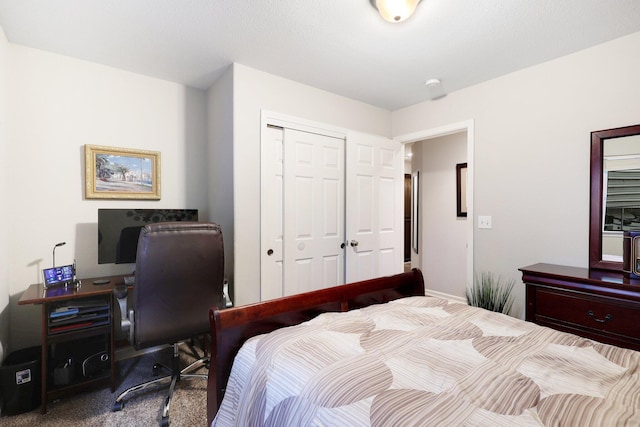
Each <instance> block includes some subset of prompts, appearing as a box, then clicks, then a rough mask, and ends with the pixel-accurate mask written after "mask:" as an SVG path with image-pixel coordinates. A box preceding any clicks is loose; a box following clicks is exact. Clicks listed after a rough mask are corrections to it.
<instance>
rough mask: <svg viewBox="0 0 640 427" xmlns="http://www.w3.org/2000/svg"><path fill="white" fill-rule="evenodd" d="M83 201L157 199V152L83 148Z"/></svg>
mask: <svg viewBox="0 0 640 427" xmlns="http://www.w3.org/2000/svg"><path fill="white" fill-rule="evenodd" d="M84 155H85V197H86V198H87V199H151V200H160V152H158V151H146V150H134V149H130V148H117V147H103V146H99V145H85V146H84Z"/></svg>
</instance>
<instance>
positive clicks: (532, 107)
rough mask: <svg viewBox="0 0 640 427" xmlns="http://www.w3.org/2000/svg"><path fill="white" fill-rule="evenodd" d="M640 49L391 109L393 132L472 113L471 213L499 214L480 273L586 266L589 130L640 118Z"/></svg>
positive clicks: (485, 233) (478, 263)
mask: <svg viewBox="0 0 640 427" xmlns="http://www.w3.org/2000/svg"><path fill="white" fill-rule="evenodd" d="M639 51H640V33H635V34H632V35H629V36H626V37H623V38H620V39H617V40H614V41H612V42H609V43H605V44H602V45H599V46H596V47H593V48H590V49H587V50H584V51H581V52H578V53H576V54H573V55H569V56H565V57H562V58H559V59H557V60H554V61H550V62H547V63H544V64H541V65H538V66H535V67H530V68H527V69H524V70H521V71H518V72H515V73H512V74H509V75H506V76H503V77H500V78H497V79H494V80H491V81H488V82H485V83H482V84H478V85H476V86H473V87H470V88H468V89H465V90H461V91H458V92H454V93H452V94H449V95H448V96H447V97H445V98H443V99H440V100H438V101H432V102H425V103H421V104H418V105H414V106H411V107H408V108H404V109H402V110H398V111H395V112H393V113H392V128H393V135H403V134H407V133H411V132H416V131H418V130H423V129H431V128H436V127H439V126H443V125H446V124H449V123H454V122H459V121H463V120H467V119H474V121H475V150H474V151H475V158H474V170H475V172H474V175H475V176H474V186H475V188H474V212H475V215H476V218H477V216H478V215H491V216H492V220H493V221H492V222H493V228H492V229H491V230H484V229H483V230H478V229H477V228H476V229H475V232H474V251H473V253H474V257H475V259H474V268H475V271H476V272H478V271H485V270H488V271H492V272H494V273H496V274H499V275H502V276H504V277H505V278H514V279H517V280H518V282H520V278H521V274H520V272H519V271H518V268H519V267H523V266H526V265H530V264H533V263H536V262H550V263H556V264H566V265H572V266H579V267H587V266H588V221H589V153H590V132H591V131H594V130H601V129H608V128H613V127H619V126H627V125H632V124H637V123H640V116H639V114H638V113H639V112H640V108H639V105H640V104H639V103H638V100H639V99H640V84H638V76H639V75H640V55H637V54H636V53H637V52H639ZM474 220H475V218H474ZM516 288H517V290H516V293H517V297H518V300H519V303H520V308H521V309H523V308H524V286H522V285H520V286H517V287H516Z"/></svg>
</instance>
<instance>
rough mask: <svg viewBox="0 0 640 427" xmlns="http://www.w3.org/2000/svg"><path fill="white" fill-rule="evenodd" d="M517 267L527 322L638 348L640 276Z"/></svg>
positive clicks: (543, 266) (551, 266) (547, 266)
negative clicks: (524, 289)
mask: <svg viewBox="0 0 640 427" xmlns="http://www.w3.org/2000/svg"><path fill="white" fill-rule="evenodd" d="M519 270H520V271H521V272H522V281H523V282H524V284H525V286H526V320H527V321H530V322H535V323H537V324H539V325H543V326H548V327H551V328H553V329H557V330H560V331H565V332H570V333H573V334H576V335H580V336H583V337H585V338H590V339H593V340H596V341H600V342H603V343H607V344H614V345H617V346H620V347H626V348H631V349H634V350H640V280H634V279H629V278H627V277H624V276H623V274H622V272H620V273H618V272H611V271H596V270H589V269H587V268H578V267H568V266H563V265H555V264H534V265H531V266H528V267H522V268H520V269H519Z"/></svg>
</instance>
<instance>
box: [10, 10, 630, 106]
mask: <svg viewBox="0 0 640 427" xmlns="http://www.w3.org/2000/svg"><path fill="white" fill-rule="evenodd" d="M0 26H1V27H2V28H3V29H4V32H5V34H6V37H7V38H8V40H9V41H10V42H11V43H15V44H19V45H24V46H29V47H33V48H36V49H41V50H45V51H50V52H54V53H58V54H62V55H67V56H70V57H75V58H80V59H84V60H87V61H92V62H95V63H99V64H104V65H108V66H111V67H115V68H119V69H123V70H128V71H132V72H135V73H140V74H144V75H148V76H152V77H157V78H160V79H165V80H170V81H174V82H178V83H183V84H186V85H189V86H193V87H196V88H201V89H206V88H208V87H209V86H210V85H211V83H212V82H214V81H215V80H216V78H217V77H219V76H220V75H221V74H222V73H223V72H224V70H225V69H226V68H227V67H228V66H229V64H231V63H233V62H237V63H240V64H243V65H246V66H249V67H252V68H256V69H258V70H262V71H265V72H268V73H272V74H276V75H278V76H281V77H284V78H287V79H290V80H294V81H297V82H300V83H303V84H306V85H309V86H313V87H316V88H320V89H323V90H326V91H329V92H332V93H335V94H339V95H343V96H345V97H348V98H352V99H355V100H359V101H362V102H365V103H367V104H371V105H374V106H377V107H380V108H383V109H387V110H391V111H393V110H396V109H399V108H402V107H406V106H409V105H413V104H416V103H419V102H422V101H426V100H432V99H437V98H439V97H441V96H445V95H446V94H447V93H451V92H453V91H456V90H459V89H462V88H465V87H468V86H471V85H474V84H477V83H479V82H482V81H485V80H489V79H492V78H495V77H498V76H501V75H504V74H507V73H510V72H512V71H516V70H518V69H522V68H525V67H528V66H531V65H534V64H538V63H541V62H545V61H548V60H551V59H554V58H557V57H560V56H563V55H566V54H569V53H572V52H576V51H578V50H581V49H585V48H587V47H590V46H594V45H596V44H600V43H603V42H606V41H609V40H613V39H615V38H618V37H621V36H624V35H627V34H630V33H634V32H638V31H640V1H638V0H482V1H478V0H423V1H422V2H421V3H420V4H419V5H418V8H417V9H416V13H415V14H414V16H412V17H411V18H409V19H408V20H407V21H405V22H402V23H400V24H391V23H388V22H386V21H383V20H382V18H381V17H380V16H379V15H378V14H377V11H376V10H375V9H374V8H373V7H372V6H371V4H370V2H369V0H348V1H345V0H304V1H303V0H55V1H54V0H0ZM635 54H638V52H635ZM431 78H438V79H440V80H441V82H442V83H441V85H440V86H437V87H435V88H432V87H428V86H426V85H425V84H424V83H425V81H426V80H428V79H431Z"/></svg>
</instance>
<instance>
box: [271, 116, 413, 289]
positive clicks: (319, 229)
mask: <svg viewBox="0 0 640 427" xmlns="http://www.w3.org/2000/svg"><path fill="white" fill-rule="evenodd" d="M348 138H349V140H348V141H345V139H344V138H340V137H335V136H329V135H322V134H319V133H314V132H305V131H300V130H295V129H288V128H281V127H272V126H267V128H266V129H265V134H264V136H263V138H262V160H261V167H262V170H261V177H262V182H261V216H260V217H261V245H260V246H261V299H262V300H263V301H264V300H268V299H272V298H277V297H280V296H286V295H292V294H296V293H300V292H306V291H310V290H316V289H321V288H326V287H330V286H336V285H339V284H343V283H345V280H348V281H350V282H351V281H355V280H364V279H368V278H371V277H377V276H381V275H387V274H395V273H398V272H400V271H402V268H403V267H402V266H403V263H402V261H403V255H402V248H403V244H402V243H403V237H404V236H403V229H402V226H403V217H402V215H403V212H402V208H403V200H402V197H403V177H404V172H403V169H402V167H403V159H402V156H403V153H402V146H401V144H399V143H396V142H394V141H391V140H388V139H385V138H379V137H374V136H371V135H365V134H358V133H354V134H353V135H352V134H351V133H349V137H348ZM345 156H346V158H345Z"/></svg>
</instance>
